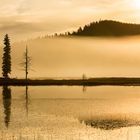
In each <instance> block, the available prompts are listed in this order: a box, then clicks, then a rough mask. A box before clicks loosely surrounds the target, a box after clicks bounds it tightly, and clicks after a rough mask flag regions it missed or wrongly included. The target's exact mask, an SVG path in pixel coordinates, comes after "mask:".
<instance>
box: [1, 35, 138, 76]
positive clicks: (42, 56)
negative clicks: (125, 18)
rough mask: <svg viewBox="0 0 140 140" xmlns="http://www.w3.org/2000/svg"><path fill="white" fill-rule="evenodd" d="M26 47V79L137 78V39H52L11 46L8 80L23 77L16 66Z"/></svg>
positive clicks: (20, 69)
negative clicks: (28, 69)
mask: <svg viewBox="0 0 140 140" xmlns="http://www.w3.org/2000/svg"><path fill="white" fill-rule="evenodd" d="M12 42H13V40H12V38H11V43H12ZM26 45H28V49H29V55H30V56H31V58H32V65H31V70H30V71H29V77H30V78H46V77H51V78H81V77H82V75H83V74H85V75H86V76H87V77H140V36H134V37H120V38H119V37H118V38H113V37H112V38H97V37H81V38H76V37H75V38H74V37H73V38H68V37H65V38H61V37H60V38H53V37H52V38H40V39H33V40H28V41H23V42H19V43H13V44H12V48H11V54H12V73H11V77H25V72H24V71H23V67H21V66H20V63H22V62H23V52H24V51H25V47H26ZM0 57H2V47H0ZM0 63H1V59H0ZM0 74H1V69H0Z"/></svg>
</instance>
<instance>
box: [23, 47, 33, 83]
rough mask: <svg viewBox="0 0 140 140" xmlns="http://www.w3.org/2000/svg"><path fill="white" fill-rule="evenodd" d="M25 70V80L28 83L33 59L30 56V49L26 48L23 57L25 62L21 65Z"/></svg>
mask: <svg viewBox="0 0 140 140" xmlns="http://www.w3.org/2000/svg"><path fill="white" fill-rule="evenodd" d="M21 66H22V67H23V70H24V71H25V79H26V81H27V79H28V74H29V70H30V66H31V57H30V56H29V52H28V47H27V46H26V50H25V52H24V55H23V62H22V63H21Z"/></svg>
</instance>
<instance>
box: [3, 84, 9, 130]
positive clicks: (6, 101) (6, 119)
mask: <svg viewBox="0 0 140 140" xmlns="http://www.w3.org/2000/svg"><path fill="white" fill-rule="evenodd" d="M2 94H3V107H4V115H5V117H4V122H5V126H6V127H7V128H8V126H9V123H10V116H11V88H9V87H8V86H3V90H2Z"/></svg>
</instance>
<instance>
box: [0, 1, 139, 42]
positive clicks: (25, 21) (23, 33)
mask: <svg viewBox="0 0 140 140" xmlns="http://www.w3.org/2000/svg"><path fill="white" fill-rule="evenodd" d="M139 13H140V0H114V1H113V0H0V38H2V37H3V35H4V34H5V33H8V34H9V35H10V36H11V37H12V38H13V39H14V40H21V39H26V38H31V37H36V36H43V35H46V34H52V33H55V32H58V33H60V32H65V31H72V30H75V29H77V28H78V27H79V26H83V25H85V24H88V23H89V22H92V21H96V20H100V19H112V20H119V21H124V22H132V23H140V14H139Z"/></svg>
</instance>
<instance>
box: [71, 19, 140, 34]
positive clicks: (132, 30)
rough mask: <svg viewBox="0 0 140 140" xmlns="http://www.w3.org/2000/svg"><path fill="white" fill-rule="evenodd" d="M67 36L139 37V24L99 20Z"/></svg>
mask: <svg viewBox="0 0 140 140" xmlns="http://www.w3.org/2000/svg"><path fill="white" fill-rule="evenodd" d="M69 35H77V36H126V35H140V24H132V23H122V22H118V21H113V20H100V21H99V22H92V23H90V24H88V25H85V26H84V27H83V28H82V27H80V28H79V29H78V30H77V31H76V32H75V31H74V32H72V33H71V34H69Z"/></svg>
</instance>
